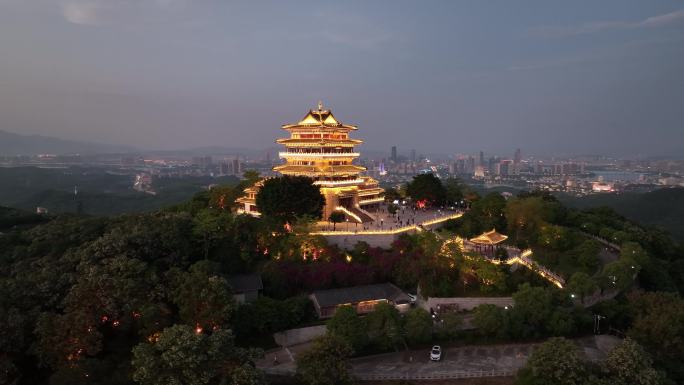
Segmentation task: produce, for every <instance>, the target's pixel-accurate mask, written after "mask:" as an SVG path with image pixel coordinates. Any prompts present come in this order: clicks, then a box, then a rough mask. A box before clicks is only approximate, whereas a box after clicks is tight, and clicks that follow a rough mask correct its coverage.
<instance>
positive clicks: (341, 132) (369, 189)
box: [237, 102, 395, 223]
mask: <svg viewBox="0 0 684 385" xmlns="http://www.w3.org/2000/svg"><path fill="white" fill-rule="evenodd" d="M282 128H283V130H286V131H288V132H289V133H290V137H289V138H284V139H278V140H277V141H276V142H277V143H279V144H282V145H284V146H285V151H283V152H280V154H279V155H280V157H281V158H283V159H285V163H284V164H282V165H279V166H276V167H273V171H276V172H279V173H280V174H283V175H293V176H307V177H310V178H312V179H313V180H314V184H315V185H317V186H319V187H320V189H321V194H322V195H323V197H324V198H325V207H324V208H323V218H324V219H327V218H328V217H329V216H330V214H332V213H333V212H335V211H339V212H341V213H343V214H344V215H345V216H346V218H347V219H348V220H349V221H350V222H357V223H361V222H368V221H372V220H373V217H372V216H371V215H369V214H368V212H366V211H365V210H373V209H375V208H376V207H377V206H378V205H379V204H380V203H381V202H382V201H384V190H383V189H382V188H380V187H379V186H378V182H377V181H376V180H374V179H373V178H370V177H367V176H361V175H360V174H361V172H363V171H365V170H366V168H365V167H362V166H357V165H355V164H353V163H354V160H355V159H356V158H358V157H359V155H360V154H359V153H358V152H355V151H354V147H355V146H357V145H359V144H361V143H362V141H361V140H358V139H351V138H350V137H349V134H350V133H351V132H352V131H356V130H357V129H358V128H357V127H356V126H352V125H347V124H342V123H341V122H339V121H338V120H337V119H336V118H335V117H334V116H333V114H332V111H330V110H325V109H323V105H322V104H321V103H320V102H319V104H318V109H317V110H310V111H309V112H308V113H307V114H306V116H304V118H303V119H302V120H300V121H299V122H297V123H295V124H286V125H284V126H282ZM394 151H395V150H394V147H393V152H394ZM382 168H384V166H383V165H381V169H382ZM381 172H382V170H381ZM262 185H263V183H262V182H259V183H257V184H256V185H254V186H252V187H250V188H248V189H246V190H245V194H246V195H245V196H243V197H241V198H239V199H238V200H237V202H238V203H239V204H240V208H239V210H238V212H243V213H250V214H254V215H259V214H258V208H257V207H256V195H257V193H258V191H259V189H260V188H261V186H262Z"/></svg>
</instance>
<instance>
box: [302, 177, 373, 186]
mask: <svg viewBox="0 0 684 385" xmlns="http://www.w3.org/2000/svg"><path fill="white" fill-rule="evenodd" d="M361 183H363V179H361V178H357V179H348V180H317V181H315V182H314V183H313V184H314V185H316V186H323V187H344V186H354V185H358V184H361Z"/></svg>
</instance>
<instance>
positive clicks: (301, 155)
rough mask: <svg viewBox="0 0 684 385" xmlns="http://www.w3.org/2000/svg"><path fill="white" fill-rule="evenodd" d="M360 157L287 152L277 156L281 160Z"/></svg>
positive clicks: (350, 154) (337, 153)
mask: <svg viewBox="0 0 684 385" xmlns="http://www.w3.org/2000/svg"><path fill="white" fill-rule="evenodd" d="M360 155H361V153H358V152H289V151H281V152H279V153H278V156H279V157H281V158H299V159H304V158H357V157H359V156H360Z"/></svg>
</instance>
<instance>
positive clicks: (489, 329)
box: [473, 304, 506, 337]
mask: <svg viewBox="0 0 684 385" xmlns="http://www.w3.org/2000/svg"><path fill="white" fill-rule="evenodd" d="M505 311H506V310H505V309H502V308H500V307H498V306H496V305H490V304H484V305H478V306H477V307H476V308H475V309H474V314H473V325H474V326H475V327H476V328H477V330H478V332H479V333H480V334H482V335H485V336H490V337H501V336H502V335H503V334H504V333H505V326H506V320H505V314H504V313H505Z"/></svg>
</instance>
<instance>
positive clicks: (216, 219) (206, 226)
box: [193, 209, 231, 258]
mask: <svg viewBox="0 0 684 385" xmlns="http://www.w3.org/2000/svg"><path fill="white" fill-rule="evenodd" d="M230 220H231V216H230V214H229V213H228V212H226V211H218V210H211V209H203V210H200V211H199V212H198V213H197V214H196V215H195V217H194V219H193V224H194V227H193V234H194V235H195V236H197V237H198V238H199V239H200V241H201V243H202V246H203V247H202V249H203V250H204V258H209V251H210V250H211V248H212V247H213V246H214V245H215V244H216V242H217V241H219V240H220V239H222V238H223V237H225V236H226V233H227V229H228V228H229V226H230Z"/></svg>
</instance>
